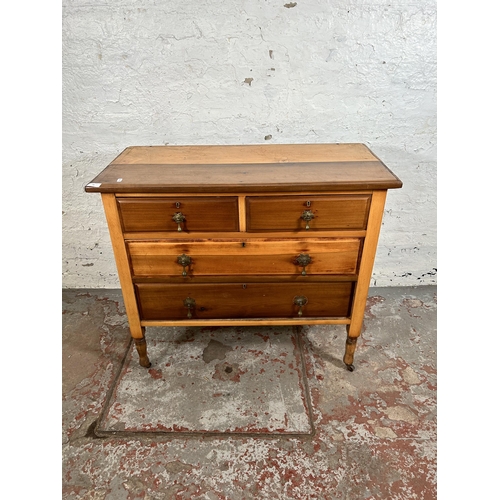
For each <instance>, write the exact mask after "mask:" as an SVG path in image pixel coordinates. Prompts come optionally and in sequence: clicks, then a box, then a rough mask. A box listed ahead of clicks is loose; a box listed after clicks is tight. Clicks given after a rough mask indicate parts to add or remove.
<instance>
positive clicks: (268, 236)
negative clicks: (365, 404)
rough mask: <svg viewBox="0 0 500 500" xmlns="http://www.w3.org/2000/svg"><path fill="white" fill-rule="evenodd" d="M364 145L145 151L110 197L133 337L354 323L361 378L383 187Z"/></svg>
mask: <svg viewBox="0 0 500 500" xmlns="http://www.w3.org/2000/svg"><path fill="white" fill-rule="evenodd" d="M401 186H402V183H401V181H400V180H399V179H398V178H397V177H396V176H395V175H394V174H393V173H392V172H391V171H390V170H389V169H388V168H387V167H386V166H385V165H384V164H383V163H382V162H381V161H380V160H379V159H378V158H377V157H376V156H375V155H374V154H373V153H372V152H371V151H370V150H369V149H368V148H367V147H366V146H365V145H363V144H293V145H292V144H290V145H242V146H236V145H235V146H150V147H148V146H137V147H130V148H127V149H125V150H124V151H123V152H122V153H121V154H120V155H119V156H118V157H117V158H116V159H115V160H114V161H112V162H111V163H110V164H109V165H108V166H107V167H106V168H105V169H104V170H103V171H102V172H101V173H100V174H99V175H98V176H97V177H96V178H95V179H94V180H93V181H92V182H90V183H89V184H87V186H86V187H85V190H86V191H87V192H98V193H101V196H102V202H103V205H104V210H105V214H106V219H107V223H108V228H109V233H110V237H111V243H112V246H113V251H114V255H115V261H116V266H117V270H118V275H119V279H120V285H121V288H122V293H123V298H124V302H125V308H126V311H127V317H128V322H129V327H130V333H131V335H132V337H133V339H134V341H135V345H136V348H137V352H138V354H139V363H140V365H141V366H144V367H149V366H150V361H149V358H148V355H147V347H146V339H145V328H146V327H154V326H180V325H185V326H207V325H218V326H224V325H227V326H231V325H242V326H245V325H304V324H310V325H313V324H345V325H346V327H347V340H346V349H345V354H344V363H345V364H346V366H347V368H348V369H349V370H350V371H352V370H353V369H354V367H353V358H354V351H355V348H356V340H357V338H358V337H359V335H360V333H361V328H362V323H363V316H364V310H365V304H366V299H367V296H368V287H369V284H370V277H371V273H372V268H373V263H374V259H375V253H376V248H377V241H378V237H379V231H380V226H381V222H382V216H383V211H384V204H385V198H386V193H387V190H388V189H391V188H399V187H401Z"/></svg>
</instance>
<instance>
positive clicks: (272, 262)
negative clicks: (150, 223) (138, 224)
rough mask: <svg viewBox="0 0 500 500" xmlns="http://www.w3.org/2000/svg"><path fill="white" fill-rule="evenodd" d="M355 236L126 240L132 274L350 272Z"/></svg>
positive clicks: (353, 268)
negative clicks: (280, 238)
mask: <svg viewBox="0 0 500 500" xmlns="http://www.w3.org/2000/svg"><path fill="white" fill-rule="evenodd" d="M361 246H362V240H361V239H360V238H312V239H307V240H305V239H304V240H299V239H297V240H296V239H288V240H285V239H283V240H276V239H245V240H244V239H236V240H222V239H221V240H206V241H194V240H176V241H172V240H168V241H161V240H160V241H148V240H130V241H128V242H127V249H128V254H129V259H130V263H131V269H132V274H133V276H134V277H167V276H170V277H171V276H186V277H195V276H228V275H240V276H245V275H251V276H255V275H266V276H277V275H302V276H307V275H353V274H356V273H357V271H358V262H359V255H360V251H361Z"/></svg>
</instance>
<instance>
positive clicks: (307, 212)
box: [300, 210, 314, 230]
mask: <svg viewBox="0 0 500 500" xmlns="http://www.w3.org/2000/svg"><path fill="white" fill-rule="evenodd" d="M300 218H301V219H302V220H304V221H306V230H308V229H309V222H310V221H312V220H313V219H314V214H313V213H312V211H311V210H304V211H303V212H302V215H301V216H300Z"/></svg>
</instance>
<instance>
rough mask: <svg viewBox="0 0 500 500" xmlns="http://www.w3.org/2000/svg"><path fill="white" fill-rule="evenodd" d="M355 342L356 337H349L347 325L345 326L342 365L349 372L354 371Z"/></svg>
mask: <svg viewBox="0 0 500 500" xmlns="http://www.w3.org/2000/svg"><path fill="white" fill-rule="evenodd" d="M357 341H358V337H351V336H350V335H349V325H347V339H346V341H345V354H344V363H345V365H346V367H347V369H348V370H349V371H350V372H353V371H354V365H353V362H354V351H355V350H356V343H357Z"/></svg>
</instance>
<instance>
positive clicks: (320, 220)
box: [247, 194, 371, 235]
mask: <svg viewBox="0 0 500 500" xmlns="http://www.w3.org/2000/svg"><path fill="white" fill-rule="evenodd" d="M370 199H371V196H370V195H369V194H359V195H331V196H329V195H325V196H317V195H316V196H314V195H313V196H249V197H248V198H247V231H249V232H252V231H253V232H255V231H297V232H303V233H304V235H306V234H310V233H311V232H314V231H328V230H337V229H351V230H352V229H365V228H366V224H367V221H368V213H369V208H370ZM304 212H311V213H312V215H313V216H314V218H312V219H311V220H310V221H309V222H306V221H305V220H304V219H303V218H302V216H303V214H304ZM307 225H309V230H306V226H307Z"/></svg>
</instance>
